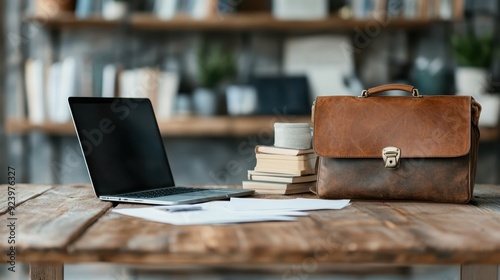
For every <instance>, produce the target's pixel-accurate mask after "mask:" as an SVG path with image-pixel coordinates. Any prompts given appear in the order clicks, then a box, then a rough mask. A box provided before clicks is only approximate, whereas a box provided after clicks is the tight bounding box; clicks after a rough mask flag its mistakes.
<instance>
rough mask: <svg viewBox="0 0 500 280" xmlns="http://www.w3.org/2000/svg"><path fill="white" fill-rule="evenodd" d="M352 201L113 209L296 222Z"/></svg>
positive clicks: (186, 220)
mask: <svg viewBox="0 0 500 280" xmlns="http://www.w3.org/2000/svg"><path fill="white" fill-rule="evenodd" d="M349 202H350V201H349V200H322V199H305V198H297V199H255V198H231V200H230V201H211V202H205V203H201V204H195V205H182V206H180V205H171V206H155V207H144V208H128V209H113V212H115V213H118V214H122V215H127V216H132V217H136V218H141V219H145V220H149V221H154V222H160V223H168V224H173V225H200V224H229V223H248V222H265V221H295V220H296V217H298V216H308V215H309V214H308V213H307V212H301V211H310V210H326V209H329V210H333V209H335V210H336V209H342V208H344V207H346V206H347V205H349Z"/></svg>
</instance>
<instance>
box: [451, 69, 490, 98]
mask: <svg viewBox="0 0 500 280" xmlns="http://www.w3.org/2000/svg"><path fill="white" fill-rule="evenodd" d="M455 86H456V90H457V94H464V95H473V96H474V95H481V94H483V93H486V92H487V91H488V71H487V70H486V69H484V68H476V67H458V68H457V69H456V70H455Z"/></svg>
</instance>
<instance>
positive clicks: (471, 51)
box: [452, 31, 493, 95]
mask: <svg viewBox="0 0 500 280" xmlns="http://www.w3.org/2000/svg"><path fill="white" fill-rule="evenodd" d="M452 46H453V51H454V54H455V59H456V61H457V64H458V67H457V68H456V70H455V85H456V91H457V93H458V94H467V95H473V94H482V93H485V92H486V91H487V88H488V69H489V67H490V64H491V60H492V57H493V37H492V36H491V35H484V36H477V35H476V34H475V33H474V32H473V31H468V32H467V33H466V34H465V35H464V36H454V37H453V38H452Z"/></svg>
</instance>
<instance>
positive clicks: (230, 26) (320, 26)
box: [27, 12, 432, 31]
mask: <svg viewBox="0 0 500 280" xmlns="http://www.w3.org/2000/svg"><path fill="white" fill-rule="evenodd" d="M27 21H28V22H32V23H36V24H40V25H42V26H46V27H51V28H92V27H98V28H116V27H118V26H119V25H128V26H130V27H132V28H134V29H139V30H165V31H187V30H194V31H199V30H201V31H246V30H247V31H250V30H267V31H332V30H347V31H351V30H352V29H353V28H354V27H360V28H364V27H365V26H366V25H367V24H370V23H371V24H373V23H377V22H378V23H379V24H384V26H385V25H386V26H387V27H389V28H393V27H394V28H405V29H419V28H422V26H426V25H429V24H431V23H432V22H431V21H429V20H400V19H391V20H387V19H380V20H373V19H369V20H344V19H341V18H339V17H329V18H326V19H321V20H308V21H303V20H279V19H276V18H274V17H273V16H272V15H271V14H270V13H269V12H253V13H239V14H238V15H230V14H227V15H224V16H223V17H220V16H215V17H210V18H206V19H201V20H200V19H193V18H191V17H189V16H185V15H184V16H183V15H179V16H176V17H174V18H172V19H169V20H163V19H160V18H158V17H156V16H154V15H152V14H150V13H134V14H132V16H131V17H130V19H124V20H121V21H120V20H106V19H104V18H101V17H90V18H85V19H79V18H77V17H75V15H74V14H71V13H67V14H63V13H61V14H58V15H55V16H51V17H45V16H31V17H29V18H27Z"/></svg>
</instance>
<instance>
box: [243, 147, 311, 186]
mask: <svg viewBox="0 0 500 280" xmlns="http://www.w3.org/2000/svg"><path fill="white" fill-rule="evenodd" d="M255 157H256V159H257V163H256V165H255V168H254V170H249V171H248V180H246V181H243V188H244V189H253V190H255V191H257V192H258V193H274V194H294V193H304V192H309V189H310V188H311V187H313V186H314V185H315V183H316V161H317V155H316V154H315V153H314V151H313V150H312V149H303V150H299V149H286V148H278V147H274V146H257V147H255Z"/></svg>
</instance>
